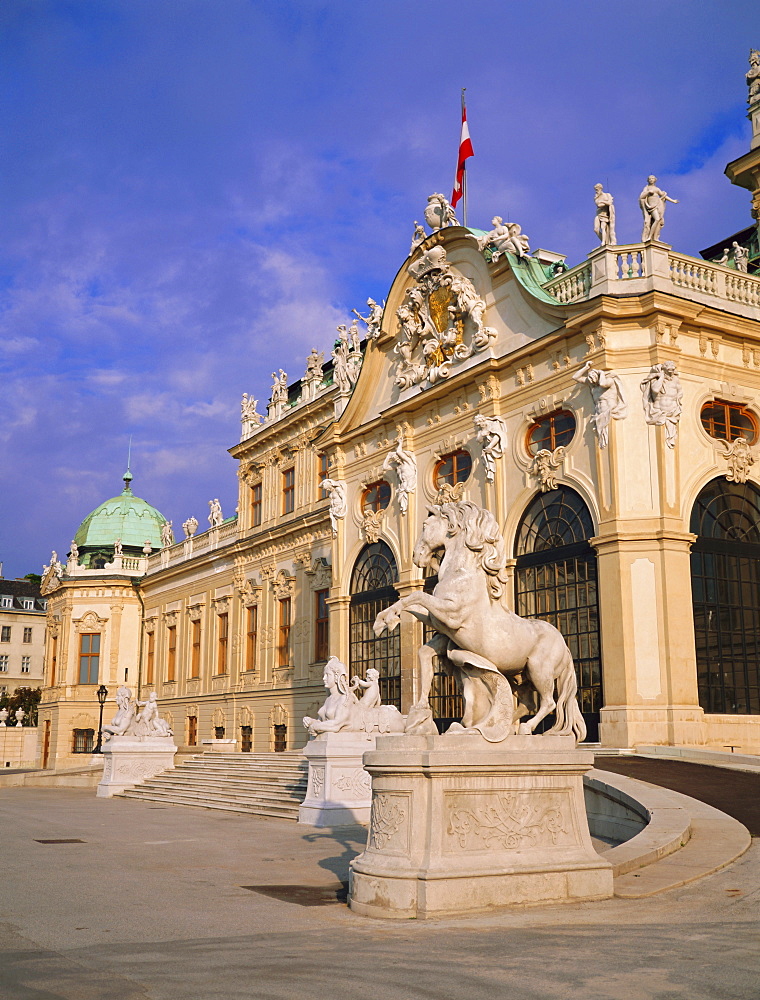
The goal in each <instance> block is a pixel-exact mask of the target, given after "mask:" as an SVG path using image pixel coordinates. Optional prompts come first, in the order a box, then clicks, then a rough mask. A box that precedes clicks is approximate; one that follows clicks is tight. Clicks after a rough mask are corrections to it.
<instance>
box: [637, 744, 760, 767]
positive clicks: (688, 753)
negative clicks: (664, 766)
mask: <svg viewBox="0 0 760 1000" xmlns="http://www.w3.org/2000/svg"><path fill="white" fill-rule="evenodd" d="M631 755H632V756H636V757H648V758H651V759H653V760H684V761H688V762H689V763H691V764H708V765H709V766H710V767H723V768H726V769H727V770H731V771H750V772H752V773H754V774H760V757H758V756H756V755H754V754H749V753H725V752H723V751H721V750H708V749H705V748H701V747H666V746H639V747H637V748H636V750H635V752H633V753H632V754H631Z"/></svg>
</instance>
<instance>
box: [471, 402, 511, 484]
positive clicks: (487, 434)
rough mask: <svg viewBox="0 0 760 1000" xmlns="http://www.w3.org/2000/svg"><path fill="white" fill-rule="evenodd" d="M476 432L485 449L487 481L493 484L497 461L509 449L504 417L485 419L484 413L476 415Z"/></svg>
mask: <svg viewBox="0 0 760 1000" xmlns="http://www.w3.org/2000/svg"><path fill="white" fill-rule="evenodd" d="M475 430H476V431H477V434H476V437H477V439H478V441H479V442H480V444H481V446H482V448H483V465H484V466H485V470H486V481H487V482H489V483H492V482H493V481H494V476H495V474H496V459H497V458H501V457H502V456H503V454H504V449H505V448H506V447H507V425H506V424H505V423H504V420H503V418H502V417H484V416H483V414H482V413H476V414H475Z"/></svg>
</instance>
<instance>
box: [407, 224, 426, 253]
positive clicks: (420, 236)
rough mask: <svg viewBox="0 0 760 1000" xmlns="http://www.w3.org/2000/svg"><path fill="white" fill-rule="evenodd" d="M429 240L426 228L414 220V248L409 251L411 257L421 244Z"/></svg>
mask: <svg viewBox="0 0 760 1000" xmlns="http://www.w3.org/2000/svg"><path fill="white" fill-rule="evenodd" d="M426 239H427V233H426V232H425V227H424V226H421V225H420V224H419V222H417V220H416V219H415V220H414V233H413V234H412V246H411V249H410V250H409V255H410V256H411V255H412V254H413V253H414V251H415V250H416V249H417V247H418V246H419V245H420V243H424V242H425V240H426Z"/></svg>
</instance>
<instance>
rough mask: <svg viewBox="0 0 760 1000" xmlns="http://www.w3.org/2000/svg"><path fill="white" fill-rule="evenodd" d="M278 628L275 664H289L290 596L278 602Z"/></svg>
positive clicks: (283, 665) (279, 665)
mask: <svg viewBox="0 0 760 1000" xmlns="http://www.w3.org/2000/svg"><path fill="white" fill-rule="evenodd" d="M279 603H280V630H279V637H278V639H279V641H278V643H277V666H278V667H287V666H289V665H290V598H289V597H285V598H283V599H282V600H281V601H280V602H279Z"/></svg>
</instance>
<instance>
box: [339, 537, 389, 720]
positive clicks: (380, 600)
mask: <svg viewBox="0 0 760 1000" xmlns="http://www.w3.org/2000/svg"><path fill="white" fill-rule="evenodd" d="M396 578H397V570H396V560H395V559H394V558H393V553H392V552H391V550H390V548H389V547H388V546H387V545H386V544H385V542H373V543H372V544H371V545H365V546H364V548H363V549H362V551H361V552H360V553H359V556H358V558H357V560H356V563H355V565H354V571H353V573H352V574H351V606H350V614H349V659H350V663H349V673H350V675H351V677H354V676H355V675H357V674H358V675H359V676H360V677H366V675H367V670H368V669H369V668H370V667H374V668H375V669H376V670H377V671H378V673H379V674H380V697H381V699H382V702H383V704H384V705H395V706H396V708H397V709H399V711H400V710H401V640H400V637H399V629H397V628H396V629H394V630H393V631H392V632H388V631H387V630H386V631H385V632H383V634H382V635H380V636H376V635H375V633H374V632H373V631H372V625H373V623H374V621H375V618H376V617H377V615H378V613H379V612H380V611H382V610H383V609H384V608H387V607H388V605H389V604H393V602H394V601H397V600H398V591H397V590H396V589H395V587H394V583H395V582H396Z"/></svg>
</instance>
